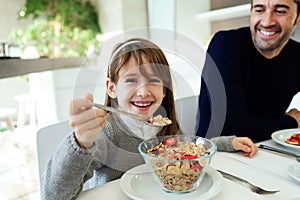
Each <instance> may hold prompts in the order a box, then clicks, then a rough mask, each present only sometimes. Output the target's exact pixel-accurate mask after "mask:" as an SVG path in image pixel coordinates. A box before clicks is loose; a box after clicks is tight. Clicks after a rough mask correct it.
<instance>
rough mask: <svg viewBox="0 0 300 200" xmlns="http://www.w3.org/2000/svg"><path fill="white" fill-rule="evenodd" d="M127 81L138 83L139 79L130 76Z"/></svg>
mask: <svg viewBox="0 0 300 200" xmlns="http://www.w3.org/2000/svg"><path fill="white" fill-rule="evenodd" d="M125 82H126V83H137V82H138V80H137V79H135V78H128V79H126V80H125Z"/></svg>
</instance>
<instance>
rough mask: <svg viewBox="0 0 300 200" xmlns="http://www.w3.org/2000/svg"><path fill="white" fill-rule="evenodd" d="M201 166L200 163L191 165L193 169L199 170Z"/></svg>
mask: <svg viewBox="0 0 300 200" xmlns="http://www.w3.org/2000/svg"><path fill="white" fill-rule="evenodd" d="M200 168H201V166H200V165H199V164H196V165H193V166H192V167H191V169H192V170H199V169H200Z"/></svg>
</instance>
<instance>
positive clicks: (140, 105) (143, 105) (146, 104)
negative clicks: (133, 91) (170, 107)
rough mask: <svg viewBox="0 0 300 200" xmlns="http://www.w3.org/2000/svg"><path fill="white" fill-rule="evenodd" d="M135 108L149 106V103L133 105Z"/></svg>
mask: <svg viewBox="0 0 300 200" xmlns="http://www.w3.org/2000/svg"><path fill="white" fill-rule="evenodd" d="M135 105H136V106H139V107H145V106H149V105H150V104H149V103H135Z"/></svg>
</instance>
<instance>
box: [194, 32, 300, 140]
mask: <svg viewBox="0 0 300 200" xmlns="http://www.w3.org/2000/svg"><path fill="white" fill-rule="evenodd" d="M207 52H208V54H207V58H206V62H205V66H204V69H203V73H202V83H201V91H200V97H199V110H200V113H199V114H200V115H198V117H199V126H198V132H197V135H200V136H206V137H213V136H218V135H237V136H248V137H250V138H251V139H252V140H253V141H254V142H258V141H262V140H266V139H270V138H271V137H270V136H271V134H272V133H273V132H274V131H277V130H280V129H286V128H296V127H297V121H296V120H295V119H293V118H292V117H290V116H287V115H285V113H286V109H287V108H288V106H289V104H290V102H291V100H292V98H293V96H294V95H295V94H297V93H298V91H299V90H300V44H299V43H297V42H296V41H293V40H289V42H288V43H287V45H286V46H285V47H284V49H283V50H282V52H281V53H280V54H279V55H278V56H276V57H275V58H272V59H267V58H265V57H263V56H262V55H261V54H260V53H259V52H258V51H257V50H256V48H255V47H254V44H253V42H252V39H251V33H250V28H249V27H244V28H240V29H237V30H230V31H221V32H218V33H217V34H215V36H214V37H213V39H212V41H211V43H210V45H209V48H208V51H207ZM209 56H211V57H209ZM211 59H212V60H213V61H214V63H215V64H214V63H213V61H212V60H211ZM214 69H218V70H219V71H218V70H214ZM220 75H221V76H220ZM222 80H223V81H222ZM224 88H225V90H224ZM225 117H226V118H225ZM223 125H224V126H223ZM209 126H210V127H209Z"/></svg>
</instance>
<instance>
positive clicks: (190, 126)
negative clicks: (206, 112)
mask: <svg viewBox="0 0 300 200" xmlns="http://www.w3.org/2000/svg"><path fill="white" fill-rule="evenodd" d="M198 98H199V95H195V96H190V97H184V98H181V99H177V100H176V101H175V107H176V113H177V120H178V123H179V125H180V128H181V130H182V131H183V132H184V133H186V134H188V135H195V134H196V131H197V127H198V122H197V121H198V120H197V113H198V110H199V108H198Z"/></svg>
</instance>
